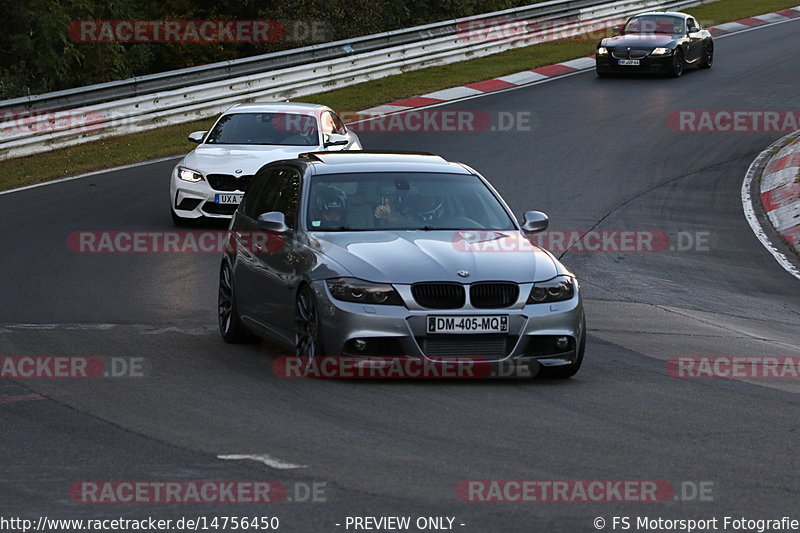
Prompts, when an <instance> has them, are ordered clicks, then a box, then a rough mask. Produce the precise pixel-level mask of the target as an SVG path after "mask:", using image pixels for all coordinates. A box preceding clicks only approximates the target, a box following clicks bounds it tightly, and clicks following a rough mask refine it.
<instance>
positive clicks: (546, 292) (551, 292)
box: [528, 276, 575, 304]
mask: <svg viewBox="0 0 800 533" xmlns="http://www.w3.org/2000/svg"><path fill="white" fill-rule="evenodd" d="M573 296H575V280H574V278H572V277H570V276H556V277H554V278H553V279H551V280H547V281H539V282H536V283H534V284H533V287H532V288H531V294H530V296H528V303H529V304H543V303H550V302H562V301H564V300H570V299H572V297H573Z"/></svg>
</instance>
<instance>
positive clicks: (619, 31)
mask: <svg viewBox="0 0 800 533" xmlns="http://www.w3.org/2000/svg"><path fill="white" fill-rule="evenodd" d="M611 31H612V32H614V35H622V26H613V27H612V28H611Z"/></svg>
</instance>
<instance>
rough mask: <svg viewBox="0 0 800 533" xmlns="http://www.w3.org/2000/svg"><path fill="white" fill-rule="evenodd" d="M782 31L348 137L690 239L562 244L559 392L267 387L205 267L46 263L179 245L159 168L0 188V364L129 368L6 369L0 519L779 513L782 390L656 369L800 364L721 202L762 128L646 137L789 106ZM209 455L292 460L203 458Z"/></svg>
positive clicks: (263, 359) (458, 385)
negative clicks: (636, 497) (473, 120)
mask: <svg viewBox="0 0 800 533" xmlns="http://www.w3.org/2000/svg"><path fill="white" fill-rule="evenodd" d="M798 32H800V21H797V20H795V21H792V22H788V23H784V24H778V25H774V26H770V27H766V28H761V29H757V30H754V31H748V32H744V33H740V34H736V35H732V36H730V37H726V38H723V39H717V41H716V53H717V60H716V64H715V66H714V68H713V69H712V70H710V71H695V70H692V71H688V72H687V73H686V74H685V75H684V77H683V78H681V79H678V80H673V79H664V78H647V79H636V78H634V79H628V78H611V79H599V78H596V77H595V75H594V73H593V72H591V71H590V72H585V73H581V74H578V75H572V76H567V77H564V78H559V79H556V80H555V81H551V82H548V83H543V84H538V85H534V86H531V87H526V88H521V89H518V90H513V91H508V92H503V93H499V94H494V95H488V96H485V97H481V98H476V99H471V100H466V101H462V102H457V103H452V104H449V105H448V106H446V107H443V108H437V109H461V110H482V111H485V112H488V113H489V114H490V115H491V116H496V115H497V114H498V113H501V112H512V113H517V112H528V113H530V115H529V117H530V120H531V125H532V127H531V129H530V131H519V130H514V131H482V132H466V133H464V132H458V133H441V132H426V133H413V134H411V133H403V132H394V133H381V132H374V133H369V132H364V133H361V134H360V137H361V140H362V142H363V144H364V146H365V147H367V148H371V149H378V148H386V149H404V150H425V151H431V152H434V153H439V154H441V155H443V156H444V157H446V158H448V159H451V160H456V161H462V162H465V163H467V164H469V165H471V166H473V167H474V168H476V169H478V170H479V171H481V172H482V173H483V174H484V175H486V176H487V177H489V178H490V179H491V180H492V182H493V183H494V184H495V185H496V187H497V188H498V189H499V190H500V192H501V193H502V194H503V195H504V196H505V198H506V199H507V200H508V201H509V202H510V204H511V207H512V208H513V209H514V211H515V213H518V214H521V213H522V212H523V211H525V210H528V209H539V210H542V211H545V212H547V213H548V215H549V216H550V219H551V228H554V229H559V230H588V229H596V230H635V231H644V230H647V231H651V230H656V231H661V232H665V233H667V234H669V235H670V236H673V238H674V239H678V237H677V235H678V234H679V233H680V234H682V235H684V237H685V236H687V235H691V236H696V235H698V234H699V235H702V236H703V237H702V239H704V241H703V242H705V243H706V245H705V246H700V247H699V248H698V247H692V248H691V249H689V250H681V249H677V248H681V246H677V240H674V241H671V242H672V247H673V248H676V249H672V250H670V249H666V250H663V251H660V252H657V253H647V252H628V253H621V252H613V251H611V252H599V253H598V252H572V251H568V252H566V253H565V254H563V256H562V260H563V261H564V263H565V264H566V265H567V266H569V267H570V268H571V269H572V270H573V271H574V272H575V273H576V274H577V275H578V277H579V279H580V280H581V283H582V287H583V289H584V291H585V292H584V295H585V297H586V298H587V321H588V326H589V340H588V345H587V355H586V360H585V363H584V366H583V368H582V370H581V372H580V373H579V374H578V375H577V376H576V377H575V378H573V379H571V380H569V381H566V382H558V383H556V382H548V381H529V380H519V379H516V380H491V381H481V382H476V381H462V382H454V381H393V382H377V381H333V380H286V379H278V378H276V377H275V376H274V375H273V372H272V361H273V358H274V354H275V352H274V349H272V348H271V347H269V346H267V345H266V344H262V345H257V344H256V345H245V346H229V345H226V344H224V343H223V341H222V340H221V339H220V337H219V335H218V333H217V331H216V309H215V305H216V288H217V274H218V266H219V259H220V257H219V256H218V255H217V254H81V253H74V252H72V251H70V250H69V249H68V248H67V245H66V242H67V237H68V236H69V234H70V233H71V232H74V231H85V230H142V231H145V230H146V231H163V230H172V229H173V228H172V225H171V222H170V219H169V215H168V211H167V203H166V202H167V188H168V180H167V176H168V172H169V171H170V169H171V168H172V166H173V165H174V161H169V162H161V163H154V164H149V165H144V166H139V167H136V168H131V169H127V170H119V171H114V172H108V173H105V174H99V175H95V176H92V177H87V178H83V179H78V180H74V181H68V182H63V183H59V184H54V185H50V186H46V187H40V188H34V189H30V190H26V191H22V192H17V193H13V194H7V195H2V196H0V226H1V227H2V228H3V231H2V232H1V233H0V235H2V236H1V237H0V239H2V240H1V241H0V242H2V249H3V250H4V255H3V261H2V262H1V263H0V275H2V279H3V283H2V285H1V286H0V299H1V300H2V302H3V303H4V305H3V306H2V308H1V309H0V353H2V354H3V355H16V356H26V355H87V356H98V357H124V358H142V359H143V361H144V377H142V378H133V377H129V378H119V379H111V378H109V379H85V380H75V379H64V380H58V379H53V380H9V379H6V380H2V381H0V397H2V398H14V401H4V402H3V403H2V404H0V427H2V429H3V430H2V432H0V443H2V448H1V449H2V455H3V458H2V464H1V465H0V472H1V474H0V495H1V496H0V515H3V516H22V517H29V518H30V517H38V516H39V515H41V514H46V515H48V516H49V517H51V518H71V517H75V518H89V517H99V518H104V517H105V518H113V517H119V516H124V517H130V518H144V517H147V516H154V517H158V518H178V517H181V516H198V515H208V516H213V515H218V516H221V515H227V516H237V515H238V516H277V517H279V518H280V520H281V527H280V530H281V531H297V532H310V531H315V532H316V531H320V532H322V531H346V530H347V529H346V528H345V525H344V524H345V519H346V517H348V516H365V515H369V516H380V515H390V516H396V515H400V516H412V517H415V518H416V517H418V516H449V517H455V522H454V524H455V525H454V527H455V529H457V530H459V531H465V532H501V531H541V532H565V533H579V532H582V531H585V532H588V531H595V527H594V525H593V520H594V519H595V517H604V518H605V520H606V521H607V526H606V529H607V530H610V529H611V519H612V517H613V516H630V517H637V516H649V517H651V518H657V517H659V516H660V517H664V518H712V517H720V519H721V517H723V516H726V515H728V516H736V517H741V516H744V517H746V518H753V519H766V518H780V517H782V516H785V515H792V513H794V518H800V516H797V511H798V505H797V498H798V493H800V478H798V476H797V471H798V467H799V466H800V463H799V462H798V457H797V442H798V435H799V434H800V418H798V416H797V412H798V407H800V401H799V399H800V396H798V393H800V380H797V379H794V380H792V379H789V380H776V379H773V380H769V381H760V382H753V380H747V379H678V378H675V377H672V376H670V375H669V374H668V372H667V370H666V360H667V359H669V358H671V357H676V356H798V355H800V282H798V280H796V279H795V278H793V277H792V276H791V275H789V274H788V273H787V272H785V271H784V270H783V269H782V268H781V267H780V266H779V265H778V264H777V262H776V261H775V260H774V259H773V257H772V256H770V254H769V253H768V252H767V251H766V250H765V249H764V248H763V247H762V246H761V244H760V243H759V242H758V240H757V239H756V237H755V236H754V235H753V233H752V231H751V229H750V227H749V226H748V224H747V221H746V220H745V218H744V216H743V214H742V207H741V199H740V188H741V184H742V180H743V177H744V174H745V172H746V170H747V168H748V166H749V165H750V163H751V162H752V160H753V159H754V158H755V157H756V156H757V155H758V153H759V152H760V151H761V150H763V149H764V148H765V147H766V146H768V145H769V144H770V143H771V142H773V141H775V140H776V139H778V138H779V137H781V136H782V135H783V134H782V133H779V132H764V133H734V132H728V133H687V132H675V131H672V130H671V129H670V128H669V127H668V126H667V118H668V116H669V114H670V113H671V112H673V111H677V110H705V109H707V110H720V109H727V110H737V109H742V110H760V109H779V110H797V109H800V93H799V92H798V82H800V75H799V74H798V73H800V40H798V39H797V35H798ZM188 149H189V146H188V145H187V150H188ZM37 395H38V396H37ZM228 454H267V455H269V456H271V457H273V458H276V459H279V460H281V461H284V462H287V463H291V464H293V465H296V466H297V465H299V466H303V467H304V468H288V469H287V468H277V469H276V468H271V467H268V466H266V465H264V464H262V463H260V462H256V461H229V460H228V461H225V460H220V459H218V458H217V456H218V455H228ZM481 479H484V480H486V479H489V480H665V481H668V482H670V483H671V484H672V485H673V487H676V498H677V499H670V501H666V502H657V503H652V502H622V503H620V502H611V503H587V502H570V503H564V502H558V503H548V502H525V503H470V502H462V501H460V500H459V498H458V497H457V495H456V488H457V487H458V485H459V482H461V481H463V480H481ZM86 480H116V481H121V480H139V481H143V480H161V481H164V480H169V481H181V480H269V481H277V482H281V483H283V484H284V485H286V486H287V487H289V488H290V497H292V496H291V495H292V494H293V492H292V491H293V490H295V489H294V487H304V486H305V485H303V484H306V483H322V484H324V485H321V486H324V490H325V497H324V499H325V501H324V502H323V501H317V502H297V501H292V502H283V503H276V504H273V505H246V504H236V505H231V504H216V505H197V504H163V505H158V504H152V505H148V504H89V503H76V502H75V501H73V500H72V499H70V496H69V487H70V486H71V485H72V484H73V483H76V482H80V481H86ZM687 482H688V483H700V482H703V483H710V485H706V486H710V487H712V490H711V497H712V499H711V500H709V499H708V498H689V497H688V496H687V497H686V498H681V494H680V492H681V491H679V490H678V487H683V486H684V485H683V484H684V483H687ZM689 486H692V485H689ZM297 490H299V489H297ZM690 492H691V491H690ZM294 499H295V500H297V499H303V498H302V497H299V496H298V495H295V496H294ZM320 499H322V498H320ZM682 499H684V500H685V499H691V501H680V500H682ZM634 519H635V518H634ZM336 524H341V525H340V526H337V525H336ZM461 524H464V525H463V526H462V525H461ZM350 530H351V531H352V529H350Z"/></svg>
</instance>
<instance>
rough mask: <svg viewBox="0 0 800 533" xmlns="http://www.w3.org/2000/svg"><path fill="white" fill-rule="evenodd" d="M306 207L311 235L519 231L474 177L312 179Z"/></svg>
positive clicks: (390, 174)
mask: <svg viewBox="0 0 800 533" xmlns="http://www.w3.org/2000/svg"><path fill="white" fill-rule="evenodd" d="M307 205H308V221H307V224H308V228H309V230H311V231H380V230H444V229H448V230H513V229H515V225H514V221H513V220H512V219H511V218H510V217H509V215H508V213H507V212H506V210H505V209H504V208H503V206H502V204H501V203H500V202H499V201H498V199H497V198H496V197H495V195H494V194H493V193H492V192H491V191H490V190H489V189H488V188H487V187H486V185H484V183H483V182H482V181H481V180H480V179H479V178H478V177H477V176H474V175H465V174H445V173H430V172H425V173H422V172H383V173H378V172H374V173H364V174H355V173H354V174H330V175H322V176H314V177H313V178H312V181H311V186H310V194H309V196H308V198H307Z"/></svg>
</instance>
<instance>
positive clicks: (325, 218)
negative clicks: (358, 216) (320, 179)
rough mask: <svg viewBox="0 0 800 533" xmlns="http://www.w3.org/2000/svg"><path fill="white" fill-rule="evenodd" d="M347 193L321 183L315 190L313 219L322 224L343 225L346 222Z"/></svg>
mask: <svg viewBox="0 0 800 533" xmlns="http://www.w3.org/2000/svg"><path fill="white" fill-rule="evenodd" d="M346 206H347V195H346V194H345V193H344V192H342V190H341V189H340V188H338V187H335V186H333V185H322V186H321V187H319V188H318V189H317V191H316V198H315V201H314V213H315V215H314V219H316V220H320V219H321V221H322V225H323V226H337V227H338V226H343V225H344V224H345V223H346V222H347V209H346Z"/></svg>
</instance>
